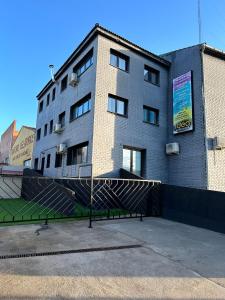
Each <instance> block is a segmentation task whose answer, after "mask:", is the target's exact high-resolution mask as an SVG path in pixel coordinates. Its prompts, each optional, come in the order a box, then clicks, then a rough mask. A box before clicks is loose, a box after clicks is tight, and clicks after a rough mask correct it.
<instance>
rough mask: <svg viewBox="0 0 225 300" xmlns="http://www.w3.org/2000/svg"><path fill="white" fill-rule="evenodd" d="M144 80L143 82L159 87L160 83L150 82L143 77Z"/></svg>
mask: <svg viewBox="0 0 225 300" xmlns="http://www.w3.org/2000/svg"><path fill="white" fill-rule="evenodd" d="M144 81H145V82H148V83H150V84H152V85H155V86H158V87H160V83H153V82H151V81H149V80H146V79H144Z"/></svg>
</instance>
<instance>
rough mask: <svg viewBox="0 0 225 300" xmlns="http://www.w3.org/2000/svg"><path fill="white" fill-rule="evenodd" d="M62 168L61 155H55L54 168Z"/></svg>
mask: <svg viewBox="0 0 225 300" xmlns="http://www.w3.org/2000/svg"><path fill="white" fill-rule="evenodd" d="M60 167H62V154H61V153H56V154H55V168H60Z"/></svg>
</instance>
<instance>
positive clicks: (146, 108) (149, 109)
mask: <svg viewBox="0 0 225 300" xmlns="http://www.w3.org/2000/svg"><path fill="white" fill-rule="evenodd" d="M145 110H147V111H148V112H153V113H155V115H156V123H153V122H150V121H147V120H145V119H144V111H145ZM143 122H144V123H147V124H151V125H154V126H159V109H157V108H154V107H151V106H147V105H143Z"/></svg>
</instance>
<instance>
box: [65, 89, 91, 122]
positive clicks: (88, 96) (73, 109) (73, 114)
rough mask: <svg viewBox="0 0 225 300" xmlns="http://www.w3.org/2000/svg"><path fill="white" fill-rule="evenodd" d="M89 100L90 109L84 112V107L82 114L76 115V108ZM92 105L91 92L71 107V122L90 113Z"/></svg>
mask: <svg viewBox="0 0 225 300" xmlns="http://www.w3.org/2000/svg"><path fill="white" fill-rule="evenodd" d="M87 102H88V110H87V111H85V112H83V111H84V109H83V108H82V114H81V115H80V116H76V109H78V108H79V107H82V106H83V105H84V104H85V103H87ZM91 107H92V99H91V93H89V94H87V95H86V96H84V97H83V98H82V99H80V100H79V101H78V102H76V103H74V104H73V105H72V106H71V107H70V122H72V121H74V120H76V119H78V118H80V117H82V116H84V115H85V114H87V113H89V112H90V111H91Z"/></svg>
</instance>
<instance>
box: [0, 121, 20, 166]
mask: <svg viewBox="0 0 225 300" xmlns="http://www.w3.org/2000/svg"><path fill="white" fill-rule="evenodd" d="M17 135H18V131H17V130H16V121H13V122H12V124H11V125H10V126H9V127H8V129H7V130H6V131H5V132H4V133H3V134H2V136H1V143H0V147H1V148H0V153H1V155H0V164H9V156H10V151H11V149H12V146H13V144H14V142H15V140H16V138H17Z"/></svg>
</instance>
